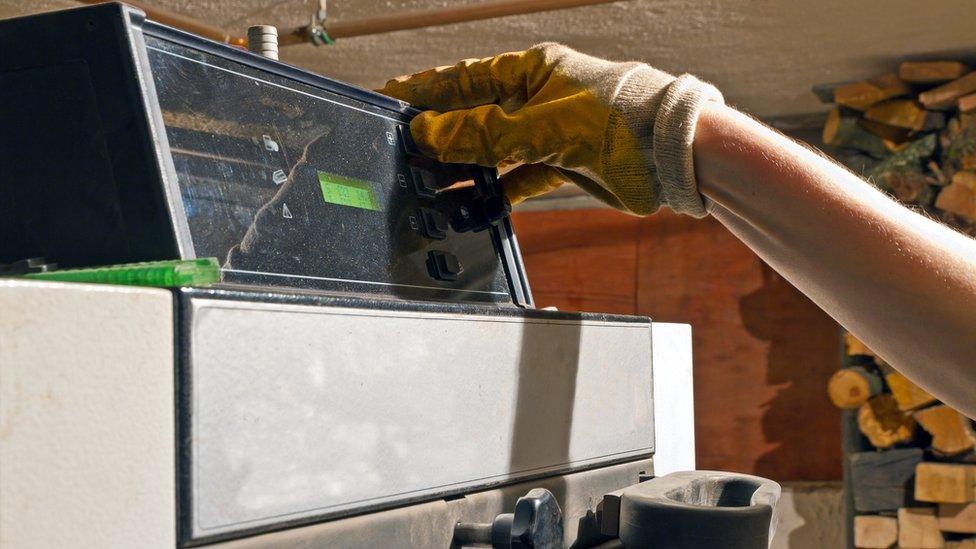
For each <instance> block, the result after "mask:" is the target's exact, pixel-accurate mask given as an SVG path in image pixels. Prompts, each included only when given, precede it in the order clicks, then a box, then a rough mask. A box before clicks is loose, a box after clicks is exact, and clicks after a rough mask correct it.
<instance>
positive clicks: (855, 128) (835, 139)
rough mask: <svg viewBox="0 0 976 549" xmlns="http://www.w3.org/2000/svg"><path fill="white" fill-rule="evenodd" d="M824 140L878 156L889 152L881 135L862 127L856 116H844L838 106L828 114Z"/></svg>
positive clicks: (829, 143) (828, 143)
mask: <svg viewBox="0 0 976 549" xmlns="http://www.w3.org/2000/svg"><path fill="white" fill-rule="evenodd" d="M823 142H824V143H825V144H827V145H830V146H832V147H842V148H845V149H857V150H859V151H863V152H866V153H868V154H870V155H871V156H874V157H877V158H881V157H883V156H886V155H887V154H888V151H887V149H885V146H884V142H882V140H881V138H880V137H878V136H877V135H874V134H873V133H871V132H869V131H867V130H865V129H864V128H862V127H861V126H860V125H859V124H858V118H857V117H856V116H844V115H842V114H841V112H840V109H838V108H836V107H835V108H834V109H833V110H832V111H830V114H829V115H827V122H826V123H825V124H824V129H823Z"/></svg>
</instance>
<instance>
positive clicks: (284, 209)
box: [281, 203, 292, 219]
mask: <svg viewBox="0 0 976 549" xmlns="http://www.w3.org/2000/svg"><path fill="white" fill-rule="evenodd" d="M281 217H284V218H285V219H291V218H292V215H291V210H289V209H288V204H285V203H282V204H281Z"/></svg>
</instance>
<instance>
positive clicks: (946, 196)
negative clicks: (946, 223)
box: [935, 171, 976, 220]
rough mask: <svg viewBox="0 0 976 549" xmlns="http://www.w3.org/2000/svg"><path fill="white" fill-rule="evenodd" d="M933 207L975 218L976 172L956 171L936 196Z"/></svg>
mask: <svg viewBox="0 0 976 549" xmlns="http://www.w3.org/2000/svg"><path fill="white" fill-rule="evenodd" d="M935 207H936V208H939V209H940V210H944V211H947V212H951V213H954V214H956V215H961V216H963V217H966V218H968V219H971V220H976V173H973V172H964V171H963V172H956V174H955V175H953V176H952V183H951V184H950V185H949V186H947V187H945V188H944V189H942V191H941V192H939V196H937V197H936V199H935Z"/></svg>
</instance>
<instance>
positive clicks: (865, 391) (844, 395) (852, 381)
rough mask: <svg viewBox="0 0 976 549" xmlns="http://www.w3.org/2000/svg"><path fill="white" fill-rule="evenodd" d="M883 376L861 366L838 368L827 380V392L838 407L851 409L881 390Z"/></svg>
mask: <svg viewBox="0 0 976 549" xmlns="http://www.w3.org/2000/svg"><path fill="white" fill-rule="evenodd" d="M883 386H884V384H883V383H882V381H881V376H879V375H878V374H876V373H874V372H869V371H868V370H866V369H864V368H863V367H861V366H853V367H851V368H844V369H842V370H838V371H837V372H835V373H834V375H832V376H831V377H830V381H828V382H827V394H828V395H829V396H830V401H831V402H833V403H834V406H837V407H838V408H841V409H845V410H850V409H853V408H857V407H858V406H860V405H862V404H864V403H865V402H867V401H868V399H869V398H871V397H873V396H874V395H877V394H878V393H880V392H881V389H882V387H883Z"/></svg>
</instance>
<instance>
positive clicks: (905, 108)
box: [864, 99, 927, 131]
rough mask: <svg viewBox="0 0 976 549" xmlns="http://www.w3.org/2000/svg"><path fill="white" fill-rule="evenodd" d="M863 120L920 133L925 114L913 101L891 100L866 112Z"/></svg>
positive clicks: (923, 125)
mask: <svg viewBox="0 0 976 549" xmlns="http://www.w3.org/2000/svg"><path fill="white" fill-rule="evenodd" d="M864 118H865V119H867V120H871V121H874V122H880V123H882V124H887V125H889V126H895V127H898V128H905V129H907V130H912V131H921V130H922V128H924V127H925V120H926V118H927V113H926V112H925V109H923V108H922V106H921V105H919V104H918V103H917V102H915V100H914V99H892V100H890V101H884V102H881V103H878V104H877V105H874V106H873V107H871V108H870V109H868V110H866V111H865V112H864Z"/></svg>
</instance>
